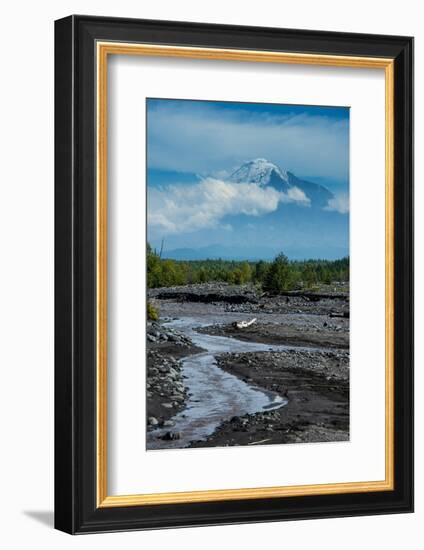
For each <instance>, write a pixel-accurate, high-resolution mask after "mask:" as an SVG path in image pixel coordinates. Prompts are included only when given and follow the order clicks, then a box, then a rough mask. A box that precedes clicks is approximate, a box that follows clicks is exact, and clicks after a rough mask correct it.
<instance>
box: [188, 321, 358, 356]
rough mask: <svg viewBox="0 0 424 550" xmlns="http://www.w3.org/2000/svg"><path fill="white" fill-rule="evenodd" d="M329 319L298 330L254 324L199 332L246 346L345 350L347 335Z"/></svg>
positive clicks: (285, 326) (295, 328)
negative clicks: (265, 345) (250, 343)
mask: <svg viewBox="0 0 424 550" xmlns="http://www.w3.org/2000/svg"><path fill="white" fill-rule="evenodd" d="M332 321H333V320H332V319H331V320H330V319H329V320H328V321H324V322H323V323H321V327H317V326H314V327H300V326H298V325H290V324H288V323H284V324H283V323H266V322H256V323H254V324H252V325H250V326H249V327H246V328H243V329H240V328H237V327H236V326H234V325H233V324H228V325H212V326H209V327H204V328H200V329H199V332H204V333H206V334H212V335H216V336H228V337H230V338H237V340H243V341H248V342H260V343H264V344H283V345H288V346H302V347H316V346H318V347H323V348H337V349H348V348H349V333H348V332H346V328H347V327H346V326H340V325H341V322H340V321H339V320H338V321H339V323H338V324H336V323H333V322H332Z"/></svg>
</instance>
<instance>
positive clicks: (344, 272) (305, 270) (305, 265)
mask: <svg viewBox="0 0 424 550" xmlns="http://www.w3.org/2000/svg"><path fill="white" fill-rule="evenodd" d="M348 281H349V258H348V257H346V258H342V259H340V260H301V261H300V260H289V259H288V258H287V256H286V255H285V254H284V253H283V252H281V253H280V254H278V255H277V256H276V257H275V258H274V260H272V261H264V260H259V261H235V260H221V259H214V260H192V261H177V260H170V259H166V258H161V256H160V254H159V253H158V252H157V251H156V250H154V249H153V248H152V247H151V246H150V244H148V245H147V286H148V288H159V287H168V286H177V285H187V284H193V283H208V282H225V283H231V284H238V285H241V284H246V283H254V284H257V285H259V286H261V287H262V289H263V290H265V291H268V292H273V293H279V292H284V291H287V290H297V289H303V288H308V289H309V288H313V287H314V286H316V285H320V284H331V283H333V282H342V283H345V282H348Z"/></svg>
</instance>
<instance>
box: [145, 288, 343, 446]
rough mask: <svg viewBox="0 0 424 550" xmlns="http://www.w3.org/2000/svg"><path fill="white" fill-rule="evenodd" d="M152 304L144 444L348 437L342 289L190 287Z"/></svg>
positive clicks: (160, 293)
mask: <svg viewBox="0 0 424 550" xmlns="http://www.w3.org/2000/svg"><path fill="white" fill-rule="evenodd" d="M149 299H150V300H152V301H153V303H155V305H157V306H158V307H159V309H160V312H161V322H159V323H151V324H149V325H148V331H147V344H148V352H147V353H148V355H147V359H148V370H147V385H148V386H147V418H148V434H149V437H148V448H168V447H183V446H185V447H186V446H191V447H206V446H230V445H257V444H276V443H296V442H317V441H321V442H322V441H328V442H330V441H345V440H348V439H349V295H348V293H347V292H346V288H345V287H342V286H341V285H335V286H333V287H328V288H320V289H319V291H317V292H314V293H311V292H303V293H302V292H300V293H294V294H293V293H291V294H290V293H288V294H287V295H286V296H269V295H267V294H264V293H262V292H261V291H260V289H258V288H256V287H254V286H253V285H245V286H237V285H223V284H221V283H220V284H207V285H187V286H184V287H173V288H166V289H155V290H153V291H149ZM252 318H256V321H255V323H253V324H252V325H250V326H249V327H247V328H242V329H240V328H236V327H235V326H234V322H235V321H240V320H251V319H252ZM171 319H172V322H171V323H169V321H170V320H171ZM226 377H227V378H226ZM237 380H238V381H239V382H237ZM236 382H237V383H236ZM231 388H232V389H231ZM244 393H245V394H246V398H245V399H244ZM256 396H257V397H256ZM218 403H219V405H217V404H218ZM202 415H204V418H203V417H202ZM199 436H200V437H199ZM161 441H162V442H163V443H161Z"/></svg>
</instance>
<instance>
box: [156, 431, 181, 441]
mask: <svg viewBox="0 0 424 550" xmlns="http://www.w3.org/2000/svg"><path fill="white" fill-rule="evenodd" d="M180 437H181V434H180V433H179V432H166V434H164V435H163V436H162V437H161V439H163V440H164V441H175V440H177V439H180Z"/></svg>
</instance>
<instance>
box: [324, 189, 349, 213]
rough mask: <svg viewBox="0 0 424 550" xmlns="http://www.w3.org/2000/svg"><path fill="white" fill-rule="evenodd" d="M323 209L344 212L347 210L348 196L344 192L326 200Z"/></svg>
mask: <svg viewBox="0 0 424 550" xmlns="http://www.w3.org/2000/svg"><path fill="white" fill-rule="evenodd" d="M324 210H331V211H334V212H339V213H340V214H346V213H347V212H349V196H348V195H346V194H344V193H340V194H339V195H336V196H335V197H334V198H332V199H330V200H329V201H328V204H327V206H326V207H325V208H324Z"/></svg>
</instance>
